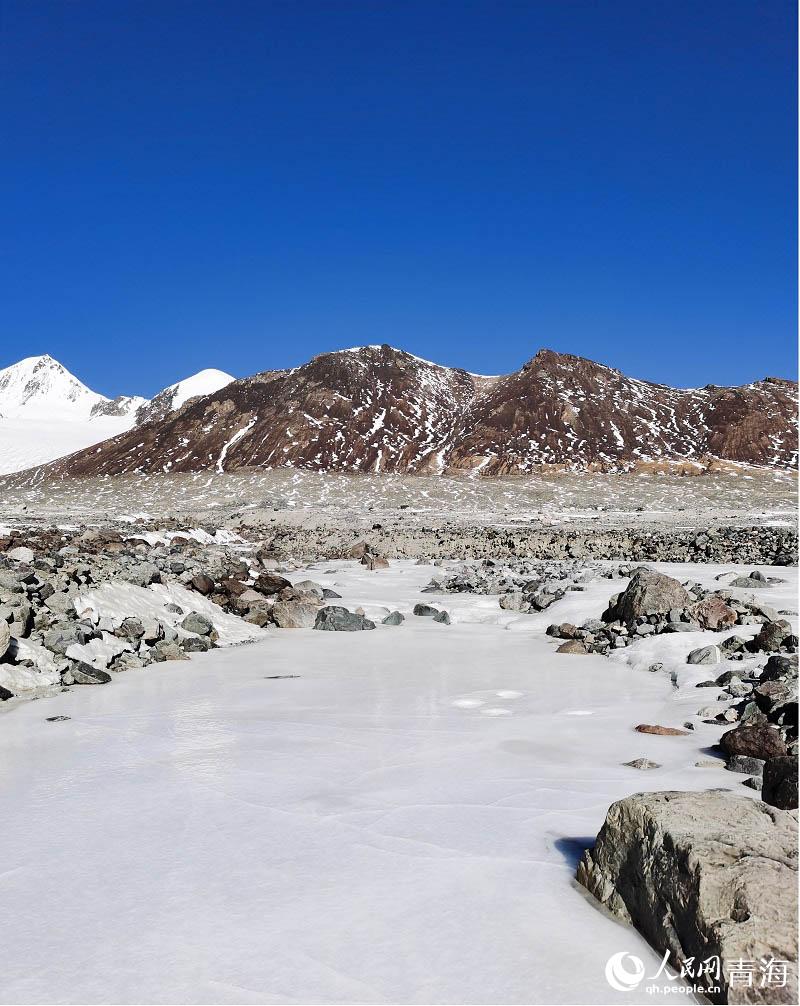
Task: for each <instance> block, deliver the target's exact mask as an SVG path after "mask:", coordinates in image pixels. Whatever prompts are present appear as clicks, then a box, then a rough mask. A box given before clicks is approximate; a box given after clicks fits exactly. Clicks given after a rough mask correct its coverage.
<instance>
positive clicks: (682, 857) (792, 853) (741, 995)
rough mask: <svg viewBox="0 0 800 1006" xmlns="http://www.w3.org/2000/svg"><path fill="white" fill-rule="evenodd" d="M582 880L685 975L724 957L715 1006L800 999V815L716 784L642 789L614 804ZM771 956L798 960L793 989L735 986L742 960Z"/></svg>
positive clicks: (584, 863) (792, 968)
mask: <svg viewBox="0 0 800 1006" xmlns="http://www.w3.org/2000/svg"><path fill="white" fill-rule="evenodd" d="M578 881H579V883H581V884H583V886H584V887H585V888H587V890H589V891H590V892H591V893H592V894H593V895H594V896H595V897H596V898H597V899H598V901H600V902H602V903H603V904H604V905H605V907H606V908H608V909H609V910H610V911H612V912H613V913H614V914H615V915H617V916H619V918H621V919H623V920H624V921H626V922H630V923H632V924H633V925H634V926H635V927H636V928H637V929H638V930H639V931H640V932H641V933H642V934H643V935H644V936H645V937H646V939H647V940H648V941H649V943H650V944H651V945H652V946H653V947H654V948H655V949H656V950H657V951H658V952H659V953H661V954H663V953H664V952H665V951H666V950H669V952H670V958H671V960H672V964H673V966H674V969H675V970H676V971H677V970H678V968H679V967H680V965H681V963H682V962H684V961H687V960H688V959H689V958H690V957H695V958H696V959H697V960H703V959H705V958H708V957H713V956H719V958H720V960H721V963H722V972H723V974H722V982H721V985H722V990H721V992H720V994H719V995H718V996H712V997H711V998H712V1000H713V1001H714V1002H723V1003H725V1002H727V1003H796V1002H797V1001H798V1000H797V812H796V811H787V810H778V809H776V808H775V807H770V806H768V805H767V804H765V803H762V802H761V801H760V800H751V799H749V798H747V797H739V796H734V795H733V794H730V793H726V792H723V791H716V790H711V791H708V792H704V793H679V792H665V793H637V794H636V795H634V796H631V797H628V798H627V799H625V800H620V801H619V802H618V803H615V804H612V806H611V807H610V808H609V811H608V814H607V816H606V820H605V824H604V825H603V827H602V829H601V830H600V834H599V835H598V836H597V844H596V845H595V847H594V849H591V850H587V851H586V852H585V853H584V855H583V859H582V860H581V862H580V864H579V866H578ZM770 957H772V958H774V959H775V960H776V961H781V962H784V961H786V962H789V967H788V972H789V973H788V978H787V982H786V985H785V987H782V988H781V987H776V986H775V985H774V984H770V985H768V986H767V987H765V988H763V989H762V988H759V987H753V988H749V987H742V986H741V985H740V984H739V983H738V982H737V981H734V982H732V983H731V984H730V987H729V984H728V980H729V976H730V971H731V966H732V965H733V964H734V962H739V961H741V960H744V961H752V962H754V967H756V968H757V967H758V964H759V962H760V961H761V959H762V958H766V959H769V958H770ZM757 974H758V975H759V978H760V973H759V972H757ZM759 984H760V982H759V981H755V982H754V985H755V986H758V985H759Z"/></svg>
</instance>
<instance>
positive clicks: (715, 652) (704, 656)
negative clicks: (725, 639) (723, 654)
mask: <svg viewBox="0 0 800 1006" xmlns="http://www.w3.org/2000/svg"><path fill="white" fill-rule="evenodd" d="M719 659H720V654H719V647H718V646H714V645H713V644H712V645H711V646H701V647H699V648H698V649H696V650H692V652H691V653H690V654H689V656H688V657H687V658H686V663H687V664H718V663H719Z"/></svg>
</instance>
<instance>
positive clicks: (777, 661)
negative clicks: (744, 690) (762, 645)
mask: <svg viewBox="0 0 800 1006" xmlns="http://www.w3.org/2000/svg"><path fill="white" fill-rule="evenodd" d="M788 677H795V678H796V677H797V654H796V653H792V654H789V655H788V656H785V655H783V654H781V653H773V655H772V656H771V657H770V658H769V660H768V661H767V662H766V664H765V665H764V670H763V671H762V672H761V674H760V675H759V681H762V682H763V681H778V680H779V679H780V678H788Z"/></svg>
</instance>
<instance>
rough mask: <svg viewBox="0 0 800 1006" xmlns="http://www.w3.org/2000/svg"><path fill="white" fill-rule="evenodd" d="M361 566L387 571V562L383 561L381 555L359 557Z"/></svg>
mask: <svg viewBox="0 0 800 1006" xmlns="http://www.w3.org/2000/svg"><path fill="white" fill-rule="evenodd" d="M361 565H362V566H366V567H367V569H388V568H389V560H388V559H384V557H383V556H382V555H371V554H369V553H367V555H364V556H362V557H361Z"/></svg>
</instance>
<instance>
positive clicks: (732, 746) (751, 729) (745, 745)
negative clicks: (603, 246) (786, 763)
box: [719, 714, 787, 761]
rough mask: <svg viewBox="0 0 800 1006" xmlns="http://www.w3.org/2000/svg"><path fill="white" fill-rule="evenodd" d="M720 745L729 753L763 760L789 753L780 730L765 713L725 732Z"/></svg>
mask: <svg viewBox="0 0 800 1006" xmlns="http://www.w3.org/2000/svg"><path fill="white" fill-rule="evenodd" d="M719 746H720V747H721V748H722V750H723V751H724V752H725V753H726V754H727V755H749V756H750V757H752V758H761V759H762V760H763V761H767V760H768V759H769V758H778V757H780V756H781V755H785V754H787V751H786V744H785V743H784V740H783V738H782V737H781V734H780V730H778V729H777V727H774V726H771V725H770V724H769V723H767V721H766V718H765V717H764V716H763V714H760V715H759V716H757V717H752V718H751V719H749V720H747V721H745V722H744V723H740V724H739V725H738V726H737V727H734V728H733V730H729V731H728V732H727V733H724V734H723V735H722V737H721V738H720V741H719Z"/></svg>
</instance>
